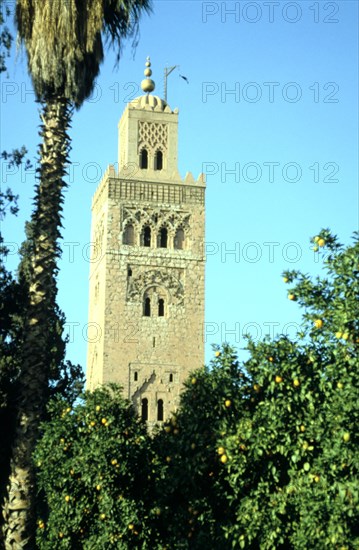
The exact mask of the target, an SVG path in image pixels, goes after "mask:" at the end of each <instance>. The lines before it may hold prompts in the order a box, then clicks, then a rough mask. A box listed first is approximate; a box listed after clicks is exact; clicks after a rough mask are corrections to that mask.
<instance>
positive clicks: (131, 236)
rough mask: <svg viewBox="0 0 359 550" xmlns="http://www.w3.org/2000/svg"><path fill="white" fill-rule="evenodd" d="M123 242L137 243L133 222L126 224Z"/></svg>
mask: <svg viewBox="0 0 359 550" xmlns="http://www.w3.org/2000/svg"><path fill="white" fill-rule="evenodd" d="M123 244H128V245H132V246H133V245H134V244H135V228H134V227H133V225H132V224H131V223H130V224H128V225H127V226H126V228H125V231H124V232H123Z"/></svg>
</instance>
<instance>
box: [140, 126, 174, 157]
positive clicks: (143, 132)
mask: <svg viewBox="0 0 359 550" xmlns="http://www.w3.org/2000/svg"><path fill="white" fill-rule="evenodd" d="M167 139H168V130H167V124H158V123H156V122H147V121H144V122H139V126H138V151H139V152H140V151H141V149H143V148H147V149H149V150H150V151H152V152H154V151H156V150H157V149H161V151H163V152H166V151H167Z"/></svg>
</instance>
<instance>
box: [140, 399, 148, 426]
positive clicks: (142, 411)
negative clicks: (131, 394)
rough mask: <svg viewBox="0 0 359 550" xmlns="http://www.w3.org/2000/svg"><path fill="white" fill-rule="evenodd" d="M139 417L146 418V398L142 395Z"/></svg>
mask: <svg viewBox="0 0 359 550" xmlns="http://www.w3.org/2000/svg"><path fill="white" fill-rule="evenodd" d="M141 418H142V420H145V421H146V420H148V399H147V397H144V398H143V399H142V402H141Z"/></svg>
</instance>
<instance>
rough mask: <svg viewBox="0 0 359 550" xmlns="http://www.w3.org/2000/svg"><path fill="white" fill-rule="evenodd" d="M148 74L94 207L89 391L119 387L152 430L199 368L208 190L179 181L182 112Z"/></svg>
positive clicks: (201, 183)
mask: <svg viewBox="0 0 359 550" xmlns="http://www.w3.org/2000/svg"><path fill="white" fill-rule="evenodd" d="M150 67H151V63H150V60H149V58H147V62H146V68H145V72H144V74H145V79H144V80H143V81H142V82H141V88H142V90H143V92H144V95H142V96H140V97H138V98H136V99H134V100H133V101H131V103H129V104H128V105H127V107H126V109H125V111H124V113H123V114H122V117H121V120H120V122H119V153H118V170H116V169H115V167H114V166H112V165H110V166H109V167H108V168H107V170H106V173H105V174H104V177H103V179H102V181H101V183H100V184H99V187H98V189H97V190H96V192H95V195H94V198H93V202H92V236H91V242H92V243H93V247H92V258H91V262H90V303H89V334H88V339H89V345H88V364H87V387H88V389H90V390H92V389H94V388H95V387H96V386H98V385H99V384H106V383H108V382H117V383H119V384H120V385H121V386H122V387H123V390H124V396H125V397H126V398H128V399H131V400H132V401H133V403H134V406H135V407H136V409H137V411H138V413H139V414H140V415H141V416H142V418H143V419H144V420H147V421H148V423H149V424H150V425H152V424H153V423H155V422H161V421H163V420H166V418H168V416H169V415H170V413H171V412H173V411H174V410H175V409H176V408H177V406H178V403H179V394H180V391H181V388H182V387H183V382H184V381H185V380H186V378H187V377H188V375H189V373H190V372H191V371H192V370H193V369H195V368H198V367H201V366H203V364H204V341H203V325H204V268H205V259H204V222H205V210H204V196H205V182H204V177H203V175H202V174H201V175H200V176H199V178H198V179H197V181H195V180H194V178H193V176H192V174H191V173H190V172H188V173H187V175H186V177H185V178H184V179H182V178H181V176H180V175H179V173H178V167H177V147H178V109H175V110H174V111H172V110H171V108H170V106H169V105H168V104H167V102H165V101H164V100H163V99H161V98H159V97H158V96H155V95H152V94H151V92H153V91H154V89H155V83H154V82H153V80H151V78H150V77H151V75H152V71H151V68H150ZM189 139H193V142H194V140H195V136H194V135H193V136H192V138H191V137H189Z"/></svg>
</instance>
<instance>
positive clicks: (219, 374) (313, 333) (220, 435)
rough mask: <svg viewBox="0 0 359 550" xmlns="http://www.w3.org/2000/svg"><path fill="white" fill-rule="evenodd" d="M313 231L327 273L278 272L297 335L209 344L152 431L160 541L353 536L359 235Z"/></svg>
mask: <svg viewBox="0 0 359 550" xmlns="http://www.w3.org/2000/svg"><path fill="white" fill-rule="evenodd" d="M313 243H314V249H315V250H316V251H318V250H325V252H326V259H325V262H324V267H325V269H326V271H327V274H326V277H325V278H319V277H318V278H316V279H313V278H311V277H309V276H307V275H302V274H301V273H300V272H296V271H291V272H286V273H284V281H285V282H286V283H287V284H289V285H290V289H289V291H288V297H289V298H290V299H291V300H293V301H294V302H297V303H298V304H299V305H300V306H301V307H302V308H303V309H304V314H303V324H302V330H301V333H300V334H299V335H298V338H297V340H296V341H291V340H290V339H289V338H287V337H284V336H280V337H278V338H276V339H275V340H273V341H270V340H264V341H261V342H257V343H255V342H253V341H251V340H250V339H249V340H248V350H249V352H250V358H249V359H248V360H246V361H245V362H244V363H243V364H242V365H241V364H240V363H239V362H238V361H237V358H236V355H235V353H234V351H233V350H232V349H231V348H230V347H228V346H224V347H223V349H222V350H221V351H219V350H217V352H216V358H215V359H214V361H213V363H212V366H211V368H210V369H206V370H204V371H198V372H196V373H194V374H193V376H192V378H190V379H189V380H188V382H187V384H186V391H185V393H184V394H183V396H182V401H181V406H180V409H179V411H178V412H177V414H176V416H174V417H173V418H172V419H171V421H170V422H168V423H167V424H166V425H165V426H164V427H163V429H162V430H161V431H160V432H159V434H158V435H157V436H156V438H155V442H156V443H157V446H158V449H157V461H158V464H159V466H160V468H159V469H158V472H160V473H161V479H159V480H158V483H157V484H156V488H157V493H156V500H157V503H158V507H159V518H160V519H159V520H158V524H157V528H158V529H159V531H160V532H161V536H162V540H163V544H164V545H166V546H167V547H169V548H198V549H200V548H211V549H215V548H219V547H224V548H250V549H257V548H261V549H272V548H277V549H280V548H282V549H290V548H293V549H303V548H323V549H324V548H333V549H341V550H345V549H348V550H349V549H352V548H353V549H354V548H358V543H359V528H358V526H359V475H358V467H359V448H358V444H359V436H358V425H359V399H358V397H359V392H358V390H359V380H358V346H359V315H358V313H359V302H358V299H359V281H358V274H359V265H358V258H359V243H358V238H357V235H355V237H354V244H353V245H352V246H349V247H347V248H346V249H344V247H342V246H341V245H340V244H339V243H338V241H337V239H336V237H334V236H333V235H331V234H330V232H329V231H328V230H323V231H321V233H320V234H319V235H318V236H317V237H315V238H314V239H313Z"/></svg>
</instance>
